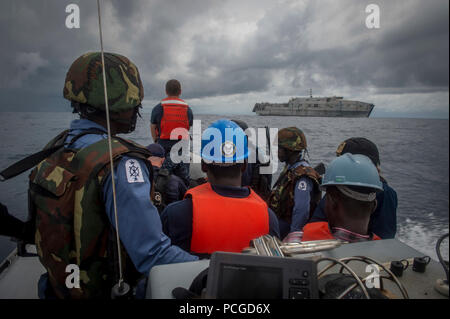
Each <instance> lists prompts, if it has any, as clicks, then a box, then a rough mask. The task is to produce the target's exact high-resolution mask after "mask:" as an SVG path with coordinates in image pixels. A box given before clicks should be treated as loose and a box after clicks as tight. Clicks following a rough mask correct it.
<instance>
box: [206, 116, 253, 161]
mask: <svg viewBox="0 0 450 319" xmlns="http://www.w3.org/2000/svg"><path fill="white" fill-rule="evenodd" d="M201 154H202V159H204V160H206V161H210V162H214V163H236V162H243V161H244V159H247V158H248V156H249V154H250V150H249V148H248V141H247V136H246V135H245V133H244V131H243V130H242V129H241V128H240V127H239V125H237V124H236V123H234V122H233V121H230V120H226V119H220V120H217V121H215V122H214V123H212V124H211V125H210V126H209V127H208V128H207V129H206V130H205V131H204V132H203V134H202V153H201Z"/></svg>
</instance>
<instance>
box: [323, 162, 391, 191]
mask: <svg viewBox="0 0 450 319" xmlns="http://www.w3.org/2000/svg"><path fill="white" fill-rule="evenodd" d="M331 185H344V186H360V187H368V188H373V189H376V190H379V191H382V190H383V184H382V183H381V181H380V176H379V174H378V171H377V168H376V167H375V165H373V163H372V161H371V160H370V158H368V157H367V156H365V155H361V154H351V153H346V154H344V155H342V156H339V157H337V158H335V159H334V160H333V161H332V162H331V163H330V165H328V168H327V170H326V172H325V175H324V177H323V180H322V184H321V185H320V187H321V189H322V190H323V189H324V188H326V186H331Z"/></svg>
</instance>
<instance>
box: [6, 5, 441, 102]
mask: <svg viewBox="0 0 450 319" xmlns="http://www.w3.org/2000/svg"><path fill="white" fill-rule="evenodd" d="M69 3H76V4H78V5H79V7H80V13H81V28H80V29H72V30H69V29H67V28H65V26H64V21H65V19H66V16H67V13H65V7H66V5H67V4H69ZM375 3H377V4H378V5H379V6H380V9H381V28H380V29H378V30H369V29H367V28H366V27H365V18H366V13H365V11H364V10H365V7H366V5H367V4H366V3H363V2H361V1H351V0H340V1H325V0H319V1H277V2H275V1H244V2H242V1H231V2H222V1H203V0H197V1H156V0H155V1H144V0H141V1H121V0H113V1H102V20H103V29H104V44H105V50H106V51H114V52H118V53H121V54H124V55H127V56H128V57H130V59H131V60H133V61H134V62H135V63H136V65H137V66H138V68H139V70H140V73H141V77H142V79H143V81H144V87H145V98H146V99H149V100H158V99H159V98H161V97H162V95H163V85H164V82H165V81H166V80H167V79H168V78H171V77H176V78H178V79H180V80H181V81H182V83H183V96H184V97H186V98H189V99H194V98H208V97H220V96H228V95H236V94H255V93H258V92H259V93H260V94H265V96H268V97H270V96H289V95H298V94H299V93H300V94H302V95H305V94H306V92H307V89H309V88H313V89H314V91H315V92H316V93H319V94H331V93H333V94H341V93H340V90H344V88H346V92H349V93H350V94H352V93H355V94H352V95H356V96H358V94H357V93H358V92H367V90H368V89H369V88H370V92H371V93H372V94H378V95H389V94H403V95H406V94H411V93H416V94H432V93H433V92H437V94H441V97H442V94H444V96H445V95H448V84H449V73H448V68H449V64H448V56H449V45H448V36H449V30H448V19H449V15H448V6H449V5H448V1H446V0H432V1H426V2H425V1H417V0H416V1H413V0H410V1H406V0H405V1H400V0H396V1H376V2H375ZM1 6H2V10H1V11H0V28H1V30H2V31H1V33H0V41H1V42H2V46H3V48H4V49H3V50H1V51H0V66H1V68H2V73H1V74H0V99H1V100H0V101H1V105H2V106H1V107H2V109H5V108H7V107H8V106H12V105H13V106H14V107H18V108H22V109H35V107H31V106H30V103H37V101H44V100H45V102H43V103H44V104H45V103H47V104H55V103H56V104H58V103H59V104H60V103H65V102H64V101H63V99H62V97H61V96H62V86H63V80H64V76H65V72H66V70H67V68H68V66H69V65H70V63H71V62H72V61H73V60H74V59H75V58H76V57H78V56H79V55H80V54H82V53H84V52H87V51H93V50H98V48H99V42H98V24H97V11H96V10H97V6H96V2H95V1H86V0H79V1H75V0H73V1H72V0H71V1H59V0H58V1H57V0H48V1H44V0H40V1H27V2H25V1H21V2H18V1H12V0H7V1H3V2H2V5H1ZM18 92H21V94H19V95H18V94H17V93H18ZM441 97H440V98H439V99H438V100H442V98H441ZM443 106H447V107H448V104H447V105H443Z"/></svg>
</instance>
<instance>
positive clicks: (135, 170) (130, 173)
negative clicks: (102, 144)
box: [125, 159, 144, 183]
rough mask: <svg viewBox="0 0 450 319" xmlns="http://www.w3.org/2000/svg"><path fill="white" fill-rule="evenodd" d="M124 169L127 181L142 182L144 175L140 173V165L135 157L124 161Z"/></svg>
mask: <svg viewBox="0 0 450 319" xmlns="http://www.w3.org/2000/svg"><path fill="white" fill-rule="evenodd" d="M125 171H126V173H127V180H128V183H143V182H144V176H143V175H142V169H141V165H140V164H139V161H137V160H135V159H129V160H127V161H126V162H125Z"/></svg>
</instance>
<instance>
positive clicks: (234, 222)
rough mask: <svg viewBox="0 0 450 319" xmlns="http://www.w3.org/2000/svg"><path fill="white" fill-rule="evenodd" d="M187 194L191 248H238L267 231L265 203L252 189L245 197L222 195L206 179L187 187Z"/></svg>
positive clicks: (247, 244) (267, 221)
mask: <svg viewBox="0 0 450 319" xmlns="http://www.w3.org/2000/svg"><path fill="white" fill-rule="evenodd" d="M188 195H190V196H191V197H192V240H191V251H192V252H195V253H208V254H211V253H213V252H215V251H226V252H241V251H242V249H243V248H245V247H248V246H249V243H250V241H251V240H252V239H254V238H257V237H260V236H262V235H265V234H267V233H269V213H268V208H267V204H266V203H265V202H264V201H263V200H262V199H261V198H260V197H259V196H258V195H257V194H256V193H255V192H254V191H252V190H251V189H250V195H249V196H248V197H246V198H233V197H225V196H221V195H219V194H217V193H216V192H215V191H214V190H213V189H212V187H211V184H210V183H205V184H202V185H200V186H197V187H194V188H192V189H190V190H188V191H187V192H186V195H185V197H186V196H188Z"/></svg>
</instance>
